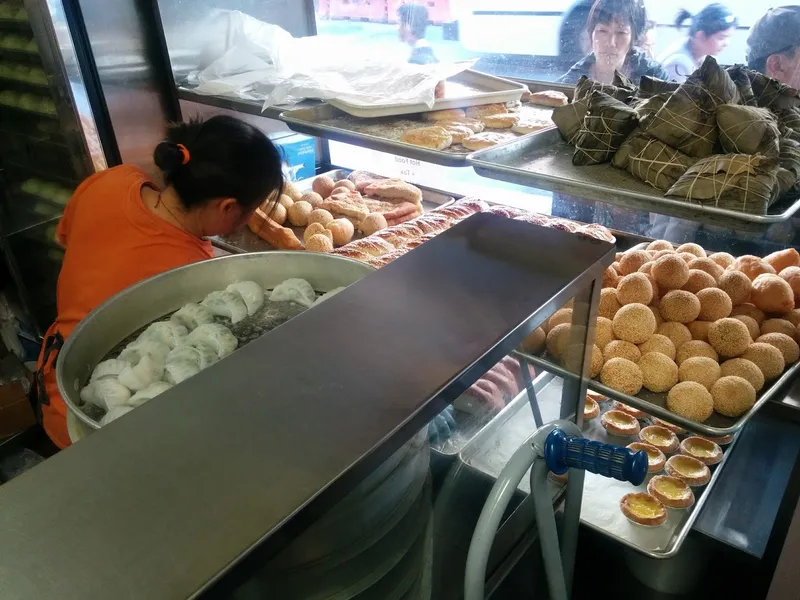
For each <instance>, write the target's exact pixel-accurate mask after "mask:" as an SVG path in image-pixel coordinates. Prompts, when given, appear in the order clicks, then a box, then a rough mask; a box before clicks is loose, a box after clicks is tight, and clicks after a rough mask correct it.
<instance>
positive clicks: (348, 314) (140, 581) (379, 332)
mask: <svg viewBox="0 0 800 600" xmlns="http://www.w3.org/2000/svg"><path fill="white" fill-rule="evenodd" d="M553 248H558V249H559V256H560V260H559V261H553V260H552V258H551V256H552V249H553ZM613 257H614V248H613V246H611V245H610V244H606V243H604V242H600V241H597V240H592V239H588V238H580V237H577V236H573V235H571V234H568V233H564V232H561V231H556V230H551V229H543V228H535V227H533V226H530V225H528V224H525V223H522V222H519V221H514V220H509V219H504V218H501V217H497V216H495V215H488V214H481V215H475V216H473V217H471V218H470V219H467V220H466V221H464V222H462V223H460V224H459V225H457V226H456V227H454V228H452V229H450V230H449V231H447V232H445V233H443V234H442V235H440V236H437V237H436V238H434V239H433V240H431V241H430V242H428V243H426V244H424V245H423V246H422V247H420V248H418V249H416V250H415V251H414V252H411V253H409V254H408V255H406V256H404V257H402V258H400V259H398V260H397V261H395V262H393V263H391V264H390V265H389V266H387V267H385V268H383V269H381V270H379V271H377V272H376V273H374V274H372V275H369V276H367V277H366V278H364V279H363V280H361V281H359V282H357V283H355V284H353V285H352V286H350V287H349V288H347V289H346V290H345V291H343V292H341V293H340V294H338V295H336V296H335V297H333V298H331V299H330V300H328V301H327V302H325V303H323V304H321V305H319V306H318V307H316V308H314V309H313V310H310V311H308V312H306V313H303V314H302V315H300V316H299V317H297V318H295V319H293V320H292V321H290V322H289V323H287V324H285V325H283V326H281V327H278V328H277V329H275V330H274V331H272V332H270V333H269V334H268V335H265V336H263V337H262V338H260V339H258V340H256V341H254V342H252V343H251V344H249V345H247V346H245V347H244V348H242V349H241V350H239V351H238V352H236V353H235V354H234V355H232V356H230V357H229V358H227V359H225V360H222V361H220V362H219V363H217V364H215V365H213V366H212V367H210V368H209V369H207V370H205V371H203V372H201V373H200V374H198V375H197V376H195V377H193V378H192V379H190V380H188V381H186V382H185V383H184V384H182V385H179V386H176V387H175V388H173V389H171V390H169V391H168V392H166V393H165V394H164V395H163V396H162V397H160V398H159V400H158V401H157V402H151V403H148V404H145V405H144V406H142V407H140V408H139V409H138V410H136V411H133V412H132V413H130V414H129V415H126V417H125V418H123V419H120V420H119V421H118V422H117V423H114V426H113V427H109V428H107V429H104V430H100V431H98V432H97V433H95V434H93V435H91V436H89V437H88V438H87V439H85V440H83V441H81V442H79V443H78V444H75V445H74V446H72V447H71V448H69V449H67V450H66V451H64V452H62V453H60V454H58V455H57V456H55V457H53V458H52V459H50V460H48V461H47V462H45V463H44V464H42V465H40V466H39V467H37V468H35V469H33V470H32V471H30V472H28V473H26V474H24V475H22V476H20V477H19V478H17V479H15V480H13V481H12V482H10V483H9V484H7V485H4V486H2V487H0V506H2V510H1V511H0V555H2V556H3V560H2V561H0V582H2V583H0V596H2V598H3V599H4V600H10V599H16V598H20V599H22V598H25V599H28V598H37V599H45V598H59V599H60V600H69V599H72V598H75V599H81V600H88V599H94V598H97V599H107V598H116V597H127V598H148V599H157V598H170V599H173V598H189V597H196V596H197V595H198V594H199V593H201V592H203V591H207V590H208V589H210V588H212V587H213V586H214V585H215V584H216V583H218V580H220V579H222V578H223V576H224V575H226V574H229V572H230V571H231V570H232V569H233V567H234V566H239V567H240V568H239V569H237V571H236V572H235V573H234V575H242V574H243V573H247V572H248V569H251V568H252V569H253V570H254V569H256V568H257V567H260V566H262V565H263V564H264V561H265V560H266V559H267V558H268V557H269V556H272V555H274V553H275V552H277V551H278V550H279V549H281V548H282V547H284V546H285V544H286V542H287V540H288V539H291V536H293V535H294V534H296V533H298V532H299V531H301V530H302V529H304V528H305V527H307V526H308V525H309V524H310V523H312V522H313V521H314V520H315V518H317V517H318V516H319V515H320V514H322V513H323V512H324V511H325V510H326V508H328V507H330V506H331V505H332V504H333V503H334V502H335V501H337V500H338V499H340V498H341V497H342V496H343V495H344V494H345V493H346V492H347V491H348V490H350V489H352V487H353V485H354V484H356V483H358V482H359V481H361V480H362V479H363V478H364V477H365V476H366V475H367V474H368V473H370V472H371V470H372V469H373V468H374V466H375V465H377V464H379V463H380V462H381V461H382V460H384V459H385V458H386V457H388V456H389V454H391V453H392V452H393V451H394V450H396V449H397V448H398V447H399V446H400V445H402V444H403V443H405V442H406V441H407V440H408V439H409V438H410V437H411V435H413V434H414V433H415V432H416V431H418V430H419V429H420V428H421V427H423V426H424V425H425V424H426V423H427V422H428V421H429V420H430V419H431V418H432V417H433V416H434V415H435V414H437V413H438V412H439V411H441V410H442V409H443V408H444V406H445V405H446V404H447V403H449V402H451V401H452V400H453V399H454V398H456V397H457V396H458V395H460V394H461V393H462V392H463V391H464V390H465V389H466V388H467V387H468V386H469V385H471V384H472V383H473V382H474V381H475V380H476V379H477V378H478V377H479V376H480V375H481V374H483V373H484V372H485V371H486V370H487V369H488V368H489V367H490V366H492V365H493V364H494V363H495V362H497V361H498V360H499V359H500V358H501V357H502V356H505V355H506V354H507V353H508V352H509V351H510V350H511V349H512V348H513V347H515V346H516V345H517V344H518V343H519V342H520V341H521V340H522V338H523V337H524V335H525V334H527V333H528V332H530V331H531V330H532V328H533V327H536V326H537V325H538V324H540V323H541V322H542V321H543V320H544V319H545V318H546V317H547V316H549V315H550V314H552V312H554V311H555V310H556V309H557V308H558V307H560V306H561V305H562V304H564V303H565V302H566V301H567V300H568V299H569V298H571V297H572V296H573V295H574V294H575V292H576V291H577V290H580V289H584V288H586V287H587V286H588V284H589V283H590V282H591V280H592V279H595V278H597V277H601V276H602V272H603V269H604V265H605V264H610V262H611V261H612V260H613ZM248 555H249V558H250V559H251V560H245V559H246V558H247V557H248ZM241 561H244V564H241ZM237 563H240V564H239V565H237ZM226 582H227V583H230V582H231V579H226V580H223V581H222V582H221V585H223V586H224V585H225V584H226ZM217 589H219V588H217Z"/></svg>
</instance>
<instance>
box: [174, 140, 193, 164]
mask: <svg viewBox="0 0 800 600" xmlns="http://www.w3.org/2000/svg"><path fill="white" fill-rule="evenodd" d="M177 146H178V150H180V151H181V154H182V155H183V160H182V161H181V164H182V165H185V164H186V163H188V162H189V159H190V158H191V157H192V155H191V154H189V149H188V148H187V147H186V146H184V145H183V144H177Z"/></svg>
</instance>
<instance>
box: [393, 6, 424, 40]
mask: <svg viewBox="0 0 800 600" xmlns="http://www.w3.org/2000/svg"><path fill="white" fill-rule="evenodd" d="M397 18H398V19H399V20H400V23H401V24H402V25H405V26H406V27H408V28H409V29H410V30H411V33H413V34H414V37H417V38H419V39H424V38H425V31H426V30H427V29H428V9H427V8H425V7H424V6H422V5H421V4H415V3H413V2H412V3H411V4H403V5H401V6H400V8H398V9H397Z"/></svg>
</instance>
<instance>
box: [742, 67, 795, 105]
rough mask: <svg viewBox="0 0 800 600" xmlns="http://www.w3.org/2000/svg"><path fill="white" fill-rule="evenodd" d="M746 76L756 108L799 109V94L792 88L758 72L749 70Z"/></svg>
mask: <svg viewBox="0 0 800 600" xmlns="http://www.w3.org/2000/svg"><path fill="white" fill-rule="evenodd" d="M748 75H750V84H751V85H752V87H753V94H754V95H755V98H756V103H757V104H758V106H760V107H762V108H769V109H770V110H779V109H782V108H797V107H800V92H798V91H797V90H796V89H794V88H793V87H789V86H788V85H786V84H783V83H781V82H780V81H778V80H777V79H772V78H771V77H767V76H766V75H764V74H763V73H759V72H758V71H752V70H750V71H748Z"/></svg>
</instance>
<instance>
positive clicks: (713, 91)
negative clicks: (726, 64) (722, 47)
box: [686, 56, 741, 106]
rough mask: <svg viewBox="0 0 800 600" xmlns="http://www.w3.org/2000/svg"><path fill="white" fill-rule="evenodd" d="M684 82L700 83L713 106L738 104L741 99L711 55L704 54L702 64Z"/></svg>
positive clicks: (728, 76) (724, 71)
mask: <svg viewBox="0 0 800 600" xmlns="http://www.w3.org/2000/svg"><path fill="white" fill-rule="evenodd" d="M686 82H687V83H689V82H692V83H702V84H703V86H704V87H705V89H706V91H707V92H708V94H709V96H710V98H711V101H712V102H714V105H715V106H720V105H721V104H739V103H740V101H741V97H740V95H739V88H737V87H736V84H735V83H734V82H733V79H731V76H730V75H729V74H728V72H727V71H726V70H725V69H724V68H722V67H720V66H719V64H717V61H716V60H714V57H713V56H706V58H705V60H704V61H703V64H702V65H700V67H699V68H698V69H697V70H696V71H695V72H694V73H692V74H691V75H690V76H689V77H688V79H687V80H686Z"/></svg>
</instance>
